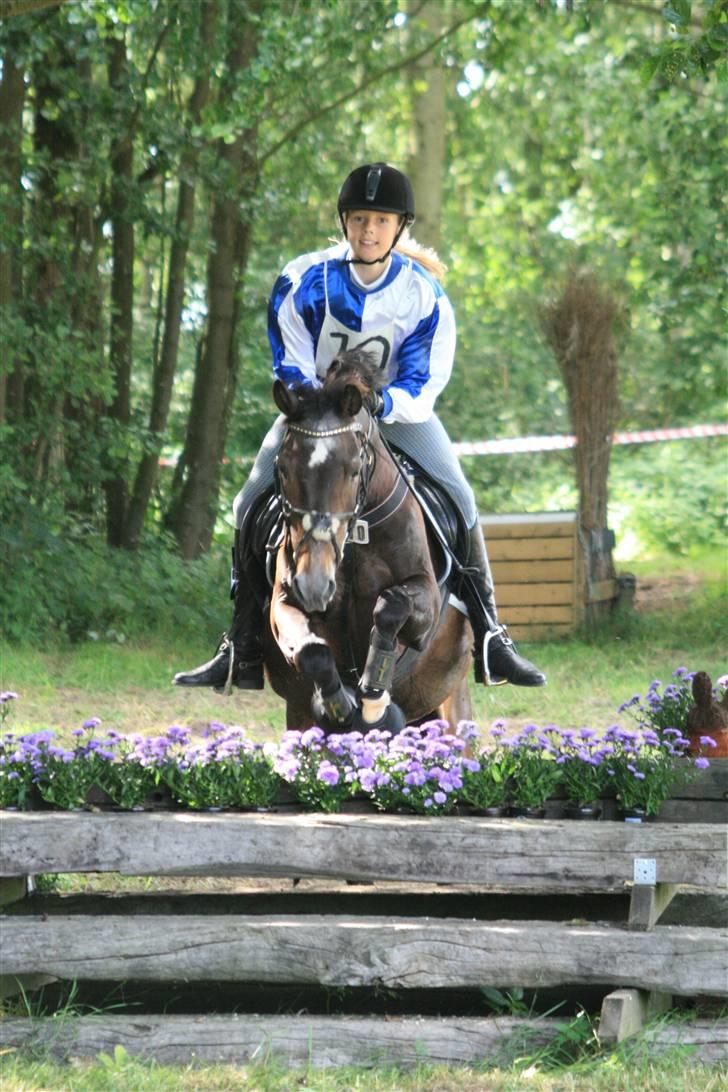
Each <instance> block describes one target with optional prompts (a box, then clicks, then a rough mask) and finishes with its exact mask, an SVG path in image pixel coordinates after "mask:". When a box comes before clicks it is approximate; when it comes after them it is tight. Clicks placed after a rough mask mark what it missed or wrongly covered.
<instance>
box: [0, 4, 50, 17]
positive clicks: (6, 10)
mask: <svg viewBox="0 0 728 1092" xmlns="http://www.w3.org/2000/svg"><path fill="white" fill-rule="evenodd" d="M65 3H66V0H0V19H10V18H11V17H12V16H13V15H28V14H29V13H30V12H31V11H42V10H43V8H58V7H60V6H61V4H65Z"/></svg>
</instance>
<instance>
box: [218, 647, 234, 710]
mask: <svg viewBox="0 0 728 1092" xmlns="http://www.w3.org/2000/svg"><path fill="white" fill-rule="evenodd" d="M225 640H226V641H227V646H228V647H227V651H228V673H227V678H226V679H225V685H224V686H223V688H222V692H223V694H224V695H225V696H226V697H228V698H229V697H230V695H231V694H232V692H233V670H234V668H235V645H234V643H233V642H232V641H231V640H230V639H229V638H228V637H227V636H226V637H225ZM224 647H225V642H223V643H222V644H221V646H220V651H221V652H222V651H224Z"/></svg>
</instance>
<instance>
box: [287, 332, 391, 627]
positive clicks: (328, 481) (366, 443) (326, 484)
mask: <svg viewBox="0 0 728 1092" xmlns="http://www.w3.org/2000/svg"><path fill="white" fill-rule="evenodd" d="M373 375H374V371H373V369H372V368H371V365H370V362H369V358H368V356H367V354H365V353H359V352H356V351H354V352H349V353H344V354H342V355H341V356H340V357H337V359H336V360H335V361H334V362H333V364H332V365H331V368H330V369H329V372H328V374H327V376H326V380H325V382H324V385H323V386H322V387H320V388H319V389H316V390H314V389H312V388H310V387H294V388H291V389H289V388H287V387H286V386H285V384H284V383H282V382H281V381H280V380H277V381H276V383H275V384H274V386H273V397H274V399H275V402H276V405H277V406H278V408H279V410H280V411H281V413H282V414H283V415H284V416H285V418H286V420H287V423H288V428H287V431H286V434H285V437H284V440H283V443H282V444H281V448H280V451H279V454H278V460H277V485H278V492H279V494H280V498H281V504H282V509H283V515H284V518H285V521H286V526H287V536H286V547H285V548H286V550H287V556H288V564H289V569H290V582H291V590H292V592H293V594H294V596H295V598H296V599H297V600H298V602H299V603H300V605H301V606H302V607H303V609H304V610H305V611H306V612H307V613H313V612H316V611H324V610H326V608H327V607H328V605H329V603H330V602H331V600H332V598H333V595H334V592H335V591H336V570H337V567H338V564H339V561H340V560H341V555H342V551H343V549H344V545H345V543H346V540H347V537H348V536H349V535H350V534H351V533H352V531H353V528H354V526H355V524H356V522H357V520H358V519H359V516H360V514H361V512H362V509H363V507H364V502H365V499H366V490H367V485H368V482H369V476H370V474H371V471H372V465H373V463H372V449H371V446H370V437H371V432H372V429H373V427H374V425H373V421H372V417H371V414H370V412H369V409H368V398H369V396H370V395H371V393H372V392H373V390H374V389H375V384H374V378H373Z"/></svg>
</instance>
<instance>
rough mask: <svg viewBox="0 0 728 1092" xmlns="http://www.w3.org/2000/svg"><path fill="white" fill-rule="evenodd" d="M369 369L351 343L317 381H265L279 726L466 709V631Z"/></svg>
mask: <svg viewBox="0 0 728 1092" xmlns="http://www.w3.org/2000/svg"><path fill="white" fill-rule="evenodd" d="M377 374H378V373H377V372H376V369H373V368H372V367H371V365H370V363H369V358H368V356H367V354H366V353H362V352H361V351H357V350H354V351H351V352H348V353H344V354H342V355H341V356H340V357H339V358H337V360H336V361H334V363H333V364H332V366H331V368H330V370H329V372H328V375H327V377H326V380H325V382H324V384H323V386H322V387H321V388H319V389H317V390H314V389H311V388H305V387H299V388H294V389H288V388H287V387H286V386H285V385H284V384H283V383H281V382H280V381H277V382H276V383H275V385H274V388H273V396H274V399H275V402H276V405H277V406H278V408H279V409H280V411H281V413H282V414H283V415H284V416H285V418H286V422H287V429H286V433H285V438H284V440H283V442H282V444H281V448H280V452H279V455H278V462H277V481H276V488H277V492H278V496H279V501H280V505H281V510H282V513H283V519H284V536H283V540H282V543H281V545H280V547H279V548H278V551H277V556H276V568H275V580H274V586H273V590H272V595H271V605H270V611H269V618H268V625H267V627H266V633H265V636H264V655H265V661H266V668H267V672H268V677H269V680H270V683H271V685H272V687H273V689H274V690H275V691H276V693H278V694H279V695H280V696H281V697H283V698H285V700H286V721H287V726H288V727H289V728H305V727H309V726H311V725H313V724H320V725H322V726H323V727H325V728H326V729H327V730H329V731H333V730H335V731H341V730H345V729H347V728H351V727H355V728H358V729H359V730H364V731H366V730H368V729H369V728H373V727H378V728H387V729H389V730H393V731H398V730H399V729H400V728H402V727H404V724H405V723H407V724H411V723H414V722H417V721H418V720H422V719H424V718H426V717H428V716H439V717H441V718H442V719H444V720H447V721H448V722H449V723H450V724H451V726H453V727H455V725H456V724H457V722H458V721H459V720H462V719H466V718H469V717H470V715H471V706H470V695H469V691H468V684H467V674H468V670H469V667H470V663H471V652H470V650H471V645H472V640H473V637H472V631H471V628H470V624H469V622H468V620H467V618H466V617H465V616H464V615H463V613H462V612H461V611H460V610H458V609H456V608H455V607H453V606H451V605H448V603H447V602H444V601H443V596H446V595H447V593H446V592H444V591H443V592H441V591H440V590H439V589H438V584H437V580H436V577H435V571H434V568H433V560H432V554H431V544H430V541H429V535H428V530H427V528H426V525H425V520H424V517H423V515H422V511H421V509H420V506H419V504H418V502H417V499H416V498H415V496H414V495H413V493H412V491H411V490H410V488H409V486H408V484H407V480H406V478H405V475H404V474H403V473H402V472H401V471H400V469H399V468H398V466H397V464H396V462H395V461H394V459H393V458H392V455H391V454H390V451H389V449H388V447H387V446H386V445H385V444H384V442H383V440H382V438H381V435H380V432H379V428H378V426H377V422H376V420H375V418H374V417H373V416H372V415H371V413H370V410H369V408H368V407H369V405H370V404H371V399H372V393H373V391H374V390H375V378H374V377H375V375H377ZM407 649H414V650H417V651H418V652H419V655H418V656H415V655H414V654H413V653H409V654H408V660H402V659H401V658H402V656H403V654H404V653H405V650H407ZM398 664H399V666H396V665H398ZM342 676H343V679H342ZM347 684H348V685H347ZM354 687H356V690H354Z"/></svg>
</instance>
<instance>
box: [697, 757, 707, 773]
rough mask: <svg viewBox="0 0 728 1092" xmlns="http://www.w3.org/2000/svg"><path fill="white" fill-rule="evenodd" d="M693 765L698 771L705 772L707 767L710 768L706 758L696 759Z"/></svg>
mask: <svg viewBox="0 0 728 1092" xmlns="http://www.w3.org/2000/svg"><path fill="white" fill-rule="evenodd" d="M695 765H696V766H697V768H698V769H699V770H707V768H708V766H710V762H709V761H708V759H707V758H696V759H695Z"/></svg>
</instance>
